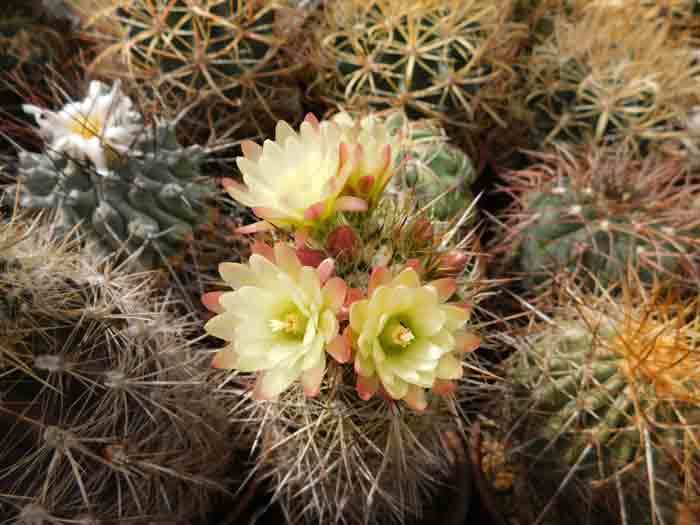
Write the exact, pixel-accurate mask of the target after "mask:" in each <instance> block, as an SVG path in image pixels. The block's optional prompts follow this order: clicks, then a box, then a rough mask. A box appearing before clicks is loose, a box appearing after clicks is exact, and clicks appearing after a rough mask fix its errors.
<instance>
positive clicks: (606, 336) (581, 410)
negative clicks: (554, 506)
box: [504, 278, 700, 524]
mask: <svg viewBox="0 0 700 525" xmlns="http://www.w3.org/2000/svg"><path fill="white" fill-rule="evenodd" d="M619 291H620V290H619V288H609V289H599V290H597V291H596V292H593V293H582V292H580V291H577V290H574V291H572V292H571V293H572V296H571V297H570V298H568V299H566V300H563V301H562V302H560V303H559V304H558V308H557V309H556V312H555V314H554V315H553V316H552V317H551V322H550V323H547V324H540V325H537V326H535V327H533V328H532V329H531V330H530V335H529V336H527V337H526V338H524V339H522V340H520V342H519V343H518V344H517V346H518V351H517V352H516V353H515V354H514V355H513V356H512V357H511V358H509V359H508V360H507V361H506V362H505V364H504V368H505V371H506V372H505V373H506V375H507V377H508V378H509V380H510V381H512V383H513V385H514V393H513V403H514V413H515V414H517V415H516V416H515V417H519V418H520V421H519V423H518V424H517V425H516V427H517V428H516V429H513V435H517V436H518V439H519V440H520V443H522V448H521V450H522V452H523V455H522V456H521V458H522V462H523V463H524V464H525V465H527V469H528V470H529V474H530V477H531V478H537V477H540V478H547V477H549V475H550V474H552V473H555V476H554V477H555V482H554V485H553V487H554V488H555V489H556V487H560V488H563V487H564V486H566V487H567V490H568V492H569V495H571V494H572V492H576V490H575V488H574V485H576V482H577V481H578V482H579V489H578V490H579V491H580V492H581V495H583V497H584V498H592V501H594V502H595V501H597V503H599V504H602V506H603V507H605V506H606V505H607V506H608V508H609V509H610V508H612V510H613V512H612V514H613V516H615V515H616V516H617V518H616V519H615V522H619V523H624V522H627V523H644V524H647V523H661V522H664V523H677V521H675V520H676V519H678V515H679V514H678V512H679V511H682V508H683V507H684V505H687V503H688V502H691V501H693V500H694V499H695V498H697V496H698V488H699V486H700V485H699V484H700V477H699V476H698V472H699V471H698V464H700V463H699V462H700V448H699V446H698V439H697V438H698V433H699V432H700V411H699V410H698V393H699V392H698V385H700V376H699V375H698V366H699V365H700V361H699V360H698V351H699V350H700V346H699V345H700V339H699V338H698V326H699V324H700V315H699V314H700V307H699V305H700V303H698V301H697V299H691V300H687V299H683V298H682V297H681V296H680V295H678V294H667V293H662V292H661V289H660V288H659V287H654V288H653V289H652V290H651V291H645V290H644V288H643V287H642V286H641V283H640V281H639V279H638V278H630V280H629V281H628V283H627V284H625V286H623V287H622V290H621V292H622V295H621V296H619V297H616V296H615V294H616V293H617V292H619ZM514 450H515V449H514ZM581 483H582V484H581ZM549 495H550V496H552V493H550V494H549ZM606 498H607V500H606ZM538 512H542V513H543V514H545V513H546V509H545V508H540V509H538ZM550 519H554V518H552V517H551V516H550ZM584 521H585V519H584Z"/></svg>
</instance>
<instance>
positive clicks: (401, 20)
mask: <svg viewBox="0 0 700 525" xmlns="http://www.w3.org/2000/svg"><path fill="white" fill-rule="evenodd" d="M503 4H504V5H498V6H496V5H495V4H493V3H492V2H483V1H480V0H468V1H463V0H461V1H447V2H444V1H435V0H428V1H421V2H404V1H401V0H371V1H365V0H341V1H338V2H332V3H330V4H329V6H328V9H327V15H326V17H325V21H324V22H323V23H322V24H321V26H320V27H319V29H318V31H317V37H316V38H317V44H316V45H315V47H316V48H317V51H318V53H317V56H316V58H315V61H316V62H315V64H314V66H315V67H317V68H318V71H319V74H318V79H317V82H316V85H315V88H316V92H317V93H318V95H319V96H320V97H321V98H322V99H325V100H328V101H331V102H334V103H337V104H340V105H341V106H344V107H346V108H347V109H355V110H360V111H366V110H367V109H368V108H371V109H374V110H377V109H386V108H399V109H402V110H403V111H405V112H406V113H407V114H408V116H409V117H410V118H421V117H431V118H437V119H441V120H442V121H443V122H445V123H449V124H451V125H457V126H462V127H468V128H472V129H473V128H475V127H478V123H479V122H483V121H484V119H487V120H488V121H489V122H491V123H493V122H494V121H495V122H497V123H499V124H501V125H504V122H503V120H502V119H501V117H500V116H499V115H500V110H501V109H502V107H503V106H504V105H506V104H507V103H508V94H509V92H510V91H509V90H510V89H511V88H512V86H513V82H514V81H515V75H514V73H513V71H512V70H511V68H510V65H509V61H510V59H511V58H512V55H513V54H514V53H515V52H516V49H517V43H518V39H519V38H520V36H521V28H520V27H519V26H515V25H513V24H510V23H509V22H508V17H509V16H510V12H511V6H510V2H504V3H503Z"/></svg>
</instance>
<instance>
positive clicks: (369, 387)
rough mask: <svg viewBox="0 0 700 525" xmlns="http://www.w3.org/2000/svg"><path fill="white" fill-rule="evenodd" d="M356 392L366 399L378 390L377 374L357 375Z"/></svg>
mask: <svg viewBox="0 0 700 525" xmlns="http://www.w3.org/2000/svg"><path fill="white" fill-rule="evenodd" d="M356 388H357V394H358V395H359V396H360V399H362V400H363V401H368V400H369V399H371V397H372V396H373V395H374V394H375V393H376V392H377V390H379V379H378V378H377V376H374V375H373V376H369V377H364V376H361V375H358V376H357V383H356Z"/></svg>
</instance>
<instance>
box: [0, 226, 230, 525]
mask: <svg viewBox="0 0 700 525" xmlns="http://www.w3.org/2000/svg"><path fill="white" fill-rule="evenodd" d="M50 231H51V230H50V228H49V227H48V226H43V225H39V223H38V222H36V223H34V224H33V225H29V224H28V223H26V222H23V221H22V219H21V218H20V219H18V218H15V219H14V220H13V221H12V222H10V223H5V224H1V225H0V254H1V255H0V428H2V429H3V431H2V435H1V436H0V515H1V516H2V517H3V518H4V519H5V520H9V522H12V523H25V524H30V523H31V524H38V523H56V524H58V523H61V524H63V523H185V522H187V523H190V520H194V519H197V518H201V517H202V516H203V515H204V514H205V513H206V512H208V511H209V510H210V508H211V506H212V505H213V497H214V495H215V494H216V492H217V491H218V490H222V487H223V483H224V475H225V474H224V472H225V465H226V462H227V460H228V458H229V457H230V447H229V444H230V443H229V440H228V439H227V437H226V432H227V424H226V422H225V416H223V415H222V414H221V412H220V411H219V408H218V405H217V404H216V403H215V401H214V400H213V398H212V397H211V395H210V394H211V393H210V392H209V391H208V390H207V389H206V388H205V387H204V386H203V384H202V383H203V382H202V378H200V377H199V375H198V374H199V372H198V369H199V368H200V366H201V363H199V361H198V360H199V358H198V357H196V354H194V352H193V348H192V347H191V345H190V344H189V343H188V341H187V340H186V339H185V337H184V332H185V330H186V325H187V323H186V322H184V321H183V320H182V319H178V318H176V317H174V316H171V315H170V314H169V313H168V310H169V306H168V305H167V304H164V303H162V302H154V299H153V297H154V296H155V291H154V290H153V289H152V287H151V285H152V282H151V281H152V278H151V277H150V276H148V275H147V274H144V273H139V274H125V273H122V272H106V273H101V271H100V270H99V269H98V267H97V266H96V263H95V262H94V261H95V260H94V259H93V258H91V257H90V256H88V255H87V254H85V253H81V252H79V251H78V250H77V248H78V243H77V242H76V240H75V239H73V240H66V239H65V238H63V239H60V240H54V239H53V238H52V234H51V233H50Z"/></svg>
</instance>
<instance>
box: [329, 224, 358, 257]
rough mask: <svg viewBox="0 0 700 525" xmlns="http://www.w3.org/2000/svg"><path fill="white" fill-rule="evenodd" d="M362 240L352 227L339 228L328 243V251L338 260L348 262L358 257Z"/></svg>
mask: <svg viewBox="0 0 700 525" xmlns="http://www.w3.org/2000/svg"><path fill="white" fill-rule="evenodd" d="M359 247H360V239H359V238H358V237H357V234H356V233H355V230H353V229H352V228H351V227H350V226H338V227H337V228H336V229H335V230H333V231H332V232H331V234H330V235H329V236H328V240H327V241H326V249H327V250H328V253H330V254H331V255H332V256H333V257H335V258H336V259H341V260H343V259H344V260H347V259H352V258H353V257H355V256H357V252H358V250H359Z"/></svg>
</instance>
